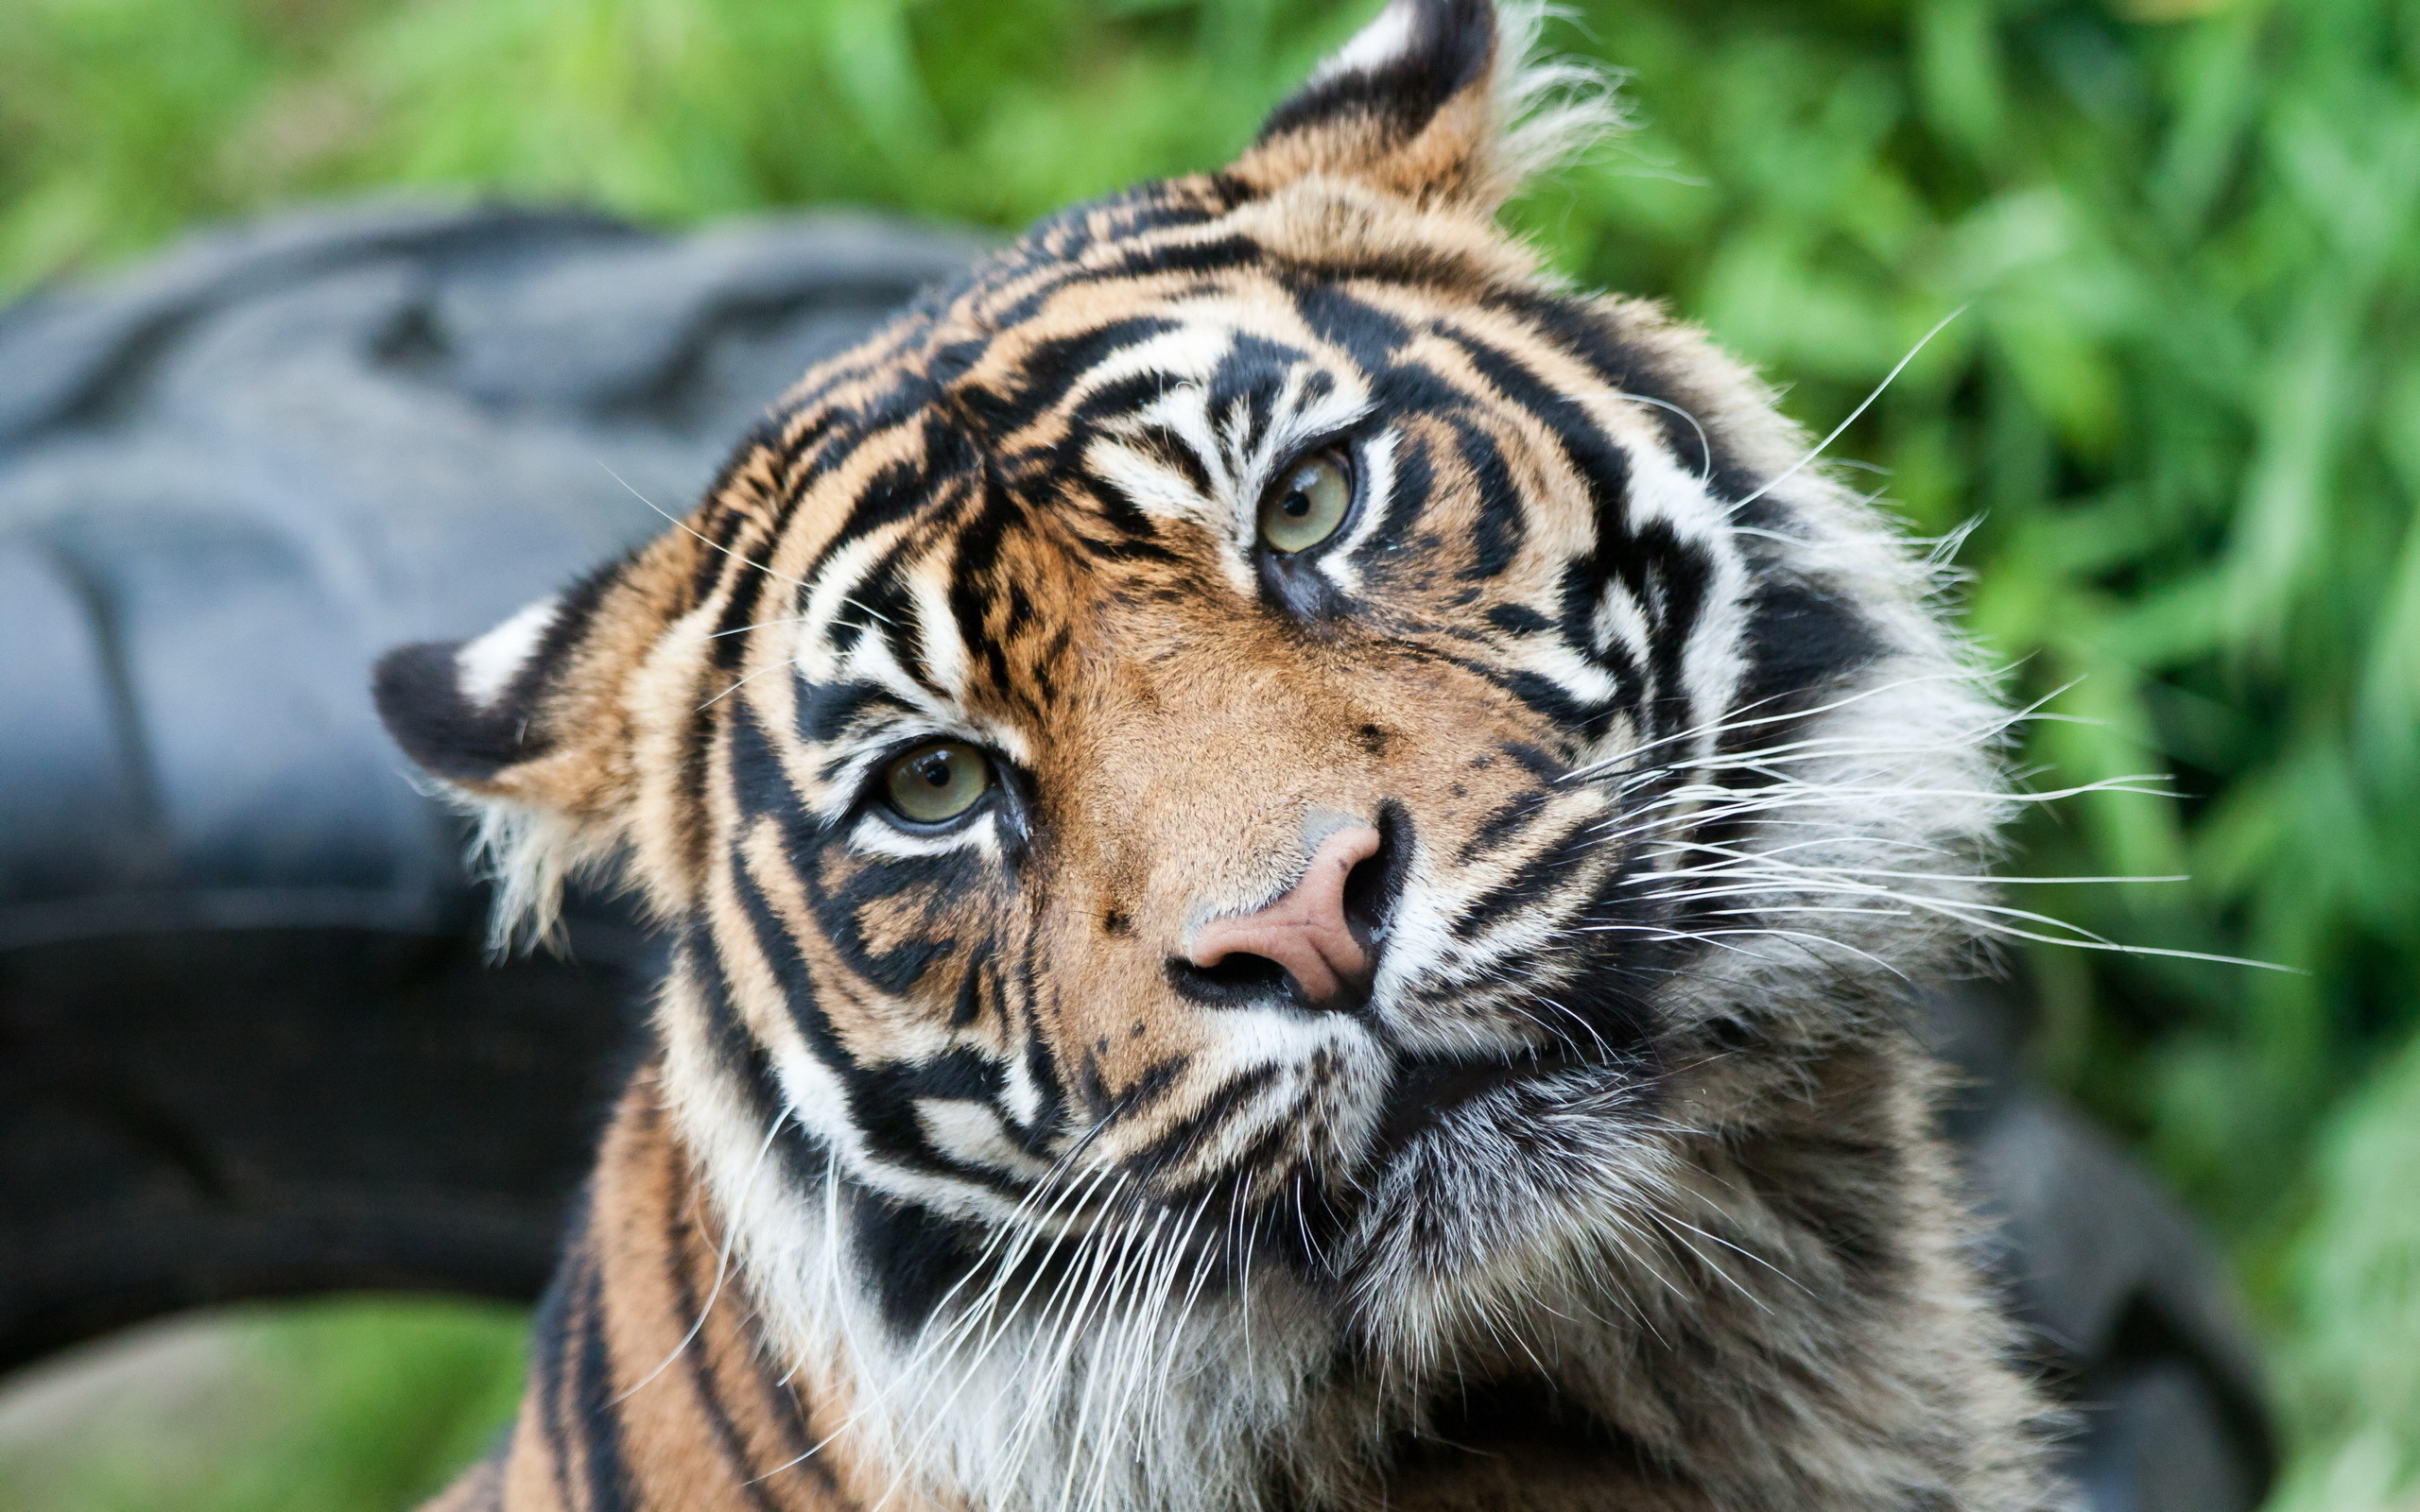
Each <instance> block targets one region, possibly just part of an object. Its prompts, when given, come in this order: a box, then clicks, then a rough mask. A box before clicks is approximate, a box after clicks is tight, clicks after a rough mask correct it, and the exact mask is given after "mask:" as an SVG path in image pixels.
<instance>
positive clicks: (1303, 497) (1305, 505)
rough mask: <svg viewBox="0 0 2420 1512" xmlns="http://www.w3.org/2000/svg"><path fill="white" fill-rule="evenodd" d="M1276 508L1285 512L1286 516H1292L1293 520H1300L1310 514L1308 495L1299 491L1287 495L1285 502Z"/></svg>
mask: <svg viewBox="0 0 2420 1512" xmlns="http://www.w3.org/2000/svg"><path fill="white" fill-rule="evenodd" d="M1278 507H1279V508H1280V509H1283V510H1285V511H1286V512H1287V513H1288V514H1289V515H1292V516H1293V517H1294V518H1295V519H1297V520H1300V519H1301V518H1303V516H1305V515H1306V514H1308V513H1310V512H1311V500H1310V495H1308V494H1306V493H1303V492H1300V491H1297V492H1293V493H1289V494H1288V495H1286V502H1285V503H1284V504H1281V505H1279V506H1278Z"/></svg>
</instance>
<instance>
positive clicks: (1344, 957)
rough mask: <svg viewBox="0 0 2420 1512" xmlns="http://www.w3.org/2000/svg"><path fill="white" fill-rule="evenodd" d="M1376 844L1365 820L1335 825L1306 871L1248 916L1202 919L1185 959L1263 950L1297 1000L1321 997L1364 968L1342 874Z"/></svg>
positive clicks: (1205, 961) (1210, 961) (1208, 960)
mask: <svg viewBox="0 0 2420 1512" xmlns="http://www.w3.org/2000/svg"><path fill="white" fill-rule="evenodd" d="M1378 845H1379V840H1378V832H1377V831H1375V830H1374V829H1372V828H1370V827H1369V826H1368V825H1366V824H1357V825H1354V826H1353V827H1351V828H1350V829H1344V830H1339V831H1337V832H1336V833H1334V834H1331V835H1329V836H1328V837H1327V838H1326V839H1324V840H1322V841H1321V842H1320V845H1319V849H1318V850H1317V851H1312V852H1311V867H1310V869H1309V870H1308V871H1305V873H1303V880H1302V881H1300V882H1298V883H1296V884H1294V885H1293V887H1292V889H1291V890H1289V891H1288V893H1287V894H1286V896H1285V897H1283V898H1280V899H1278V900H1277V901H1276V902H1273V903H1271V904H1270V905H1269V906H1268V907H1266V908H1264V909H1262V910H1261V911H1260V912H1258V913H1256V914H1246V915H1244V916H1243V917H1242V918H1240V919H1212V920H1211V921H1210V922H1209V923H1207V924H1204V925H1202V926H1201V930H1200V931H1199V932H1198V933H1196V934H1195V936H1193V949H1192V951H1191V952H1190V953H1189V954H1187V955H1186V957H1185V958H1186V959H1187V960H1189V961H1191V962H1192V963H1193V964H1194V965H1196V966H1199V967H1202V968H1204V969H1207V968H1209V967H1213V966H1216V965H1218V964H1219V962H1220V961H1223V960H1225V959H1226V958H1227V957H1228V956H1230V955H1260V956H1266V957H1267V958H1268V959H1270V960H1272V961H1274V962H1276V963H1277V964H1278V966H1279V967H1281V968H1282V969H1284V971H1285V972H1286V974H1287V975H1288V976H1290V977H1292V978H1293V979H1294V986H1295V988H1296V989H1297V990H1299V991H1300V992H1301V993H1302V994H1303V996H1304V997H1305V998H1306V999H1308V1000H1309V1001H1310V1002H1312V1003H1314V1004H1320V1003H1325V1002H1327V1001H1328V1000H1329V999H1331V998H1333V997H1335V996H1336V995H1337V993H1338V992H1339V991H1340V990H1342V988H1343V987H1344V985H1345V984H1346V983H1347V982H1360V981H1362V980H1364V979H1365V978H1367V977H1368V976H1369V974H1370V953H1369V952H1368V951H1367V950H1365V949H1363V948H1362V945H1361V942H1360V941H1359V940H1357V939H1355V938H1354V937H1353V931H1352V929H1351V928H1349V927H1348V926H1347V925H1346V924H1345V921H1344V879H1345V878H1347V877H1349V876H1351V875H1352V874H1353V868H1355V867H1357V866H1359V865H1360V864H1361V863H1362V862H1364V861H1367V860H1369V859H1370V858H1371V857H1372V856H1374V855H1375V854H1377V853H1378Z"/></svg>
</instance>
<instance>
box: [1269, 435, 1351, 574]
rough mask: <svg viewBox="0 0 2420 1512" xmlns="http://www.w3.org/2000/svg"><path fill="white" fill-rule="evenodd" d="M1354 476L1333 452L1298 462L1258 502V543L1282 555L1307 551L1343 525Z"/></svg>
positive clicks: (1349, 503)
mask: <svg viewBox="0 0 2420 1512" xmlns="http://www.w3.org/2000/svg"><path fill="white" fill-rule="evenodd" d="M1352 508H1353V478H1352V475H1351V474H1350V473H1348V472H1345V471H1344V462H1343V459H1342V458H1340V457H1339V456H1338V455H1336V454H1335V453H1333V452H1322V453H1320V454H1319V455H1317V456H1313V457H1309V458H1306V459H1305V460H1304V461H1302V462H1300V463H1297V464H1296V465H1295V467H1294V470H1293V471H1292V472H1289V473H1288V474H1287V476H1286V478H1285V480H1284V481H1283V482H1281V483H1279V484H1278V485H1277V486H1276V487H1275V488H1272V489H1271V490H1269V492H1268V494H1267V495H1266V496H1265V497H1264V498H1262V500H1261V501H1260V543H1261V544H1262V545H1264V546H1267V547H1268V548H1269V549H1270V550H1271V551H1274V552H1277V553H1279V554H1281V555H1283V556H1288V557H1290V556H1292V555H1293V554H1295V553H1296V552H1301V551H1308V550H1310V549H1311V548H1312V547H1313V546H1316V545H1318V544H1319V543H1320V542H1321V541H1325V540H1326V539H1327V538H1328V537H1330V536H1332V535H1335V534H1336V531H1337V527H1338V526H1340V525H1341V524H1344V517H1345V515H1346V514H1348V513H1349V512H1351V510H1352Z"/></svg>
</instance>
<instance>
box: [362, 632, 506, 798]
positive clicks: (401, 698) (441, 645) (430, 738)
mask: <svg viewBox="0 0 2420 1512" xmlns="http://www.w3.org/2000/svg"><path fill="white" fill-rule="evenodd" d="M463 644H464V643H462V642H460V641H424V642H423V643H421V644H418V645H404V646H398V647H396V648H395V649H394V650H392V651H389V652H388V653H387V654H386V655H385V656H382V657H380V658H379V659H378V670H377V671H376V672H375V673H374V674H372V679H371V688H372V693H373V694H374V695H375V696H376V697H377V700H378V717H379V718H380V719H382V720H384V721H386V725H387V732H388V733H389V734H390V735H392V736H394V737H395V744H396V745H398V746H401V747H403V748H404V754H405V755H406V756H408V757H410V758H411V759H412V760H413V762H415V763H416V764H418V765H420V766H421V768H422V769H423V770H424V771H427V772H429V773H431V774H433V775H435V776H438V777H444V778H450V779H452V780H454V781H455V782H486V781H488V780H489V779H491V778H493V777H494V776H495V774H496V773H498V772H500V771H502V770H504V769H505V768H506V767H508V766H510V765H512V764H514V763H515V762H522V761H527V760H528V759H529V758H530V757H532V756H537V755H542V754H544V749H545V746H544V741H543V740H541V739H539V738H537V737H536V736H535V735H534V732H533V731H532V730H530V728H529V715H528V711H527V704H526V703H525V702H524V701H523V700H522V699H520V698H518V697H516V696H514V695H516V694H518V693H520V692H521V688H520V686H519V683H520V682H521V681H522V680H524V679H515V686H514V687H512V688H510V689H508V690H507V691H506V693H505V696H503V697H501V698H499V699H497V700H496V703H495V706H494V707H493V708H490V709H482V708H480V707H479V706H478V705H477V704H475V703H473V702H471V701H470V700H469V699H468V698H465V697H463V696H462V673H461V668H460V667H459V666H458V664H457V663H456V662H455V660H454V655H455V653H456V652H458V651H459V650H460V649H461V648H462V646H463ZM533 660H534V658H533Z"/></svg>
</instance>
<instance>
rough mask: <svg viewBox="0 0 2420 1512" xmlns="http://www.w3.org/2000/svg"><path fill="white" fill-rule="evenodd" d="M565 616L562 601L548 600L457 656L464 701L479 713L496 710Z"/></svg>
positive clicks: (518, 614)
mask: <svg viewBox="0 0 2420 1512" xmlns="http://www.w3.org/2000/svg"><path fill="white" fill-rule="evenodd" d="M561 613H562V599H560V598H556V597H553V596H551V595H550V596H548V597H545V598H542V599H540V600H538V601H537V602H536V603H534V604H530V605H527V606H526V607H524V608H523V609H522V610H519V611H518V612H516V613H515V614H514V615H513V616H512V617H511V618H510V619H508V620H506V621H505V622H504V623H503V624H501V625H499V626H497V627H495V628H493V629H492V630H490V631H488V632H487V633H486V634H485V635H482V636H480V637H479V638H478V639H477V640H475V641H470V642H466V643H464V644H463V645H462V648H461V649H460V650H458V651H456V652H455V653H454V665H455V669H456V671H457V673H458V679H459V680H458V686H459V687H460V689H461V694H462V701H463V702H465V703H468V704H470V705H471V706H472V707H474V708H477V709H493V708H494V707H495V706H496V705H497V704H498V703H499V702H501V701H502V700H503V698H504V696H505V694H506V693H507V692H508V691H510V688H511V687H512V684H513V682H514V681H515V680H516V679H518V678H519V677H520V676H521V674H522V672H523V671H524V670H525V669H527V667H528V665H529V662H530V661H531V660H532V659H533V658H535V657H536V656H537V654H538V647H539V646H540V645H542V644H544V642H545V639H546V632H547V631H548V630H550V629H553V628H554V626H555V619H556V617H557V616H558V615H560V614H561Z"/></svg>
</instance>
